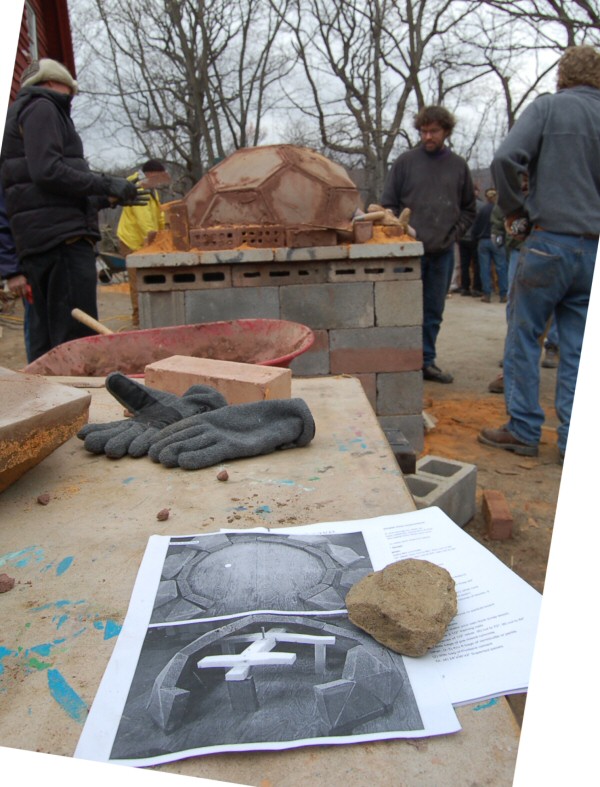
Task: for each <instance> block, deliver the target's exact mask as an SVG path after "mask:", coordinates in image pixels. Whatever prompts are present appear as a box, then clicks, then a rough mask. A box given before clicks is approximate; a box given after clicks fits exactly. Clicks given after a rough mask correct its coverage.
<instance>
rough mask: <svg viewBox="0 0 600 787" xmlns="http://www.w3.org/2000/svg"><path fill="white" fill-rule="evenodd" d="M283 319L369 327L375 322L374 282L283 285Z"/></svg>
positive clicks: (318, 324)
mask: <svg viewBox="0 0 600 787" xmlns="http://www.w3.org/2000/svg"><path fill="white" fill-rule="evenodd" d="M280 300H281V319H282V320H292V321H295V322H302V323H304V324H305V325H308V326H310V327H311V328H313V329H315V328H319V329H326V328H327V329H330V330H331V329H335V328H366V327H369V326H372V325H374V320H375V312H374V307H373V285H372V284H371V283H369V282H356V283H352V284H345V283H344V284H337V285H333V284H313V285H310V284H309V285H307V286H305V287H282V288H281V291H280Z"/></svg>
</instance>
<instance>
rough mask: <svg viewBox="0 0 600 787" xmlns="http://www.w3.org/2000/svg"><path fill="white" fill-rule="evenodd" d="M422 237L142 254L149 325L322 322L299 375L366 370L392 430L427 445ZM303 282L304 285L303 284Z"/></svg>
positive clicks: (138, 260)
mask: <svg viewBox="0 0 600 787" xmlns="http://www.w3.org/2000/svg"><path fill="white" fill-rule="evenodd" d="M422 253H423V247H422V244H421V243H419V242H416V241H415V242H412V243H411V242H392V243H381V244H376V243H364V244H349V245H338V246H314V247H308V248H247V249H231V250H224V251H174V252H171V253H169V252H161V253H144V251H140V252H137V253H136V254H132V255H130V256H129V257H128V258H127V266H128V267H130V268H131V267H133V268H135V269H136V270H137V282H138V293H139V305H140V327H142V328H155V327H161V326H166V325H184V324H192V323H203V322H214V321H218V320H236V319H243V318H264V319H280V320H291V321H294V322H300V323H303V324H305V325H308V326H309V327H310V328H312V329H313V331H314V332H315V337H316V338H315V343H314V345H313V347H312V348H311V349H310V350H309V351H308V352H307V353H304V354H303V355H300V356H298V357H297V358H295V359H294V361H293V362H292V364H291V369H292V371H293V374H294V376H297V377H317V376H322V375H336V374H350V375H353V376H356V377H358V378H359V379H360V380H361V382H362V385H363V388H364V390H365V392H366V394H367V397H368V398H369V401H370V402H371V405H372V406H373V409H374V410H375V412H376V413H377V416H378V418H379V421H380V424H381V426H382V428H383V430H384V431H385V432H386V433H388V432H392V431H400V432H402V433H403V434H404V436H405V437H406V438H407V440H409V441H410V444H411V445H412V447H413V448H414V450H415V451H417V452H420V451H421V450H422V449H423V418H422V409H423V380H422V374H421V366H422V322H423V313H422V291H421V269H420V255H421V254H422ZM300 285H301V286H300Z"/></svg>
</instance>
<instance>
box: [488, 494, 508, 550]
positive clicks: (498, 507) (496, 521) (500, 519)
mask: <svg viewBox="0 0 600 787" xmlns="http://www.w3.org/2000/svg"><path fill="white" fill-rule="evenodd" d="M482 509H483V518H484V519H485V523H486V525H487V533H486V535H487V537H488V538H492V539H494V540H503V539H505V538H510V537H511V536H512V528H513V524H514V520H513V518H512V515H511V513H510V509H509V507H508V503H507V502H506V498H505V497H504V495H503V494H502V492H499V491H497V490H496V489H484V490H483V502H482Z"/></svg>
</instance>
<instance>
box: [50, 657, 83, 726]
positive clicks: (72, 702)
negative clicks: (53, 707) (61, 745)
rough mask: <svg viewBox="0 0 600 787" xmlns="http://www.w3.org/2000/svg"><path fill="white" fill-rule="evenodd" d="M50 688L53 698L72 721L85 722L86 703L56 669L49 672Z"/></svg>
mask: <svg viewBox="0 0 600 787" xmlns="http://www.w3.org/2000/svg"><path fill="white" fill-rule="evenodd" d="M48 688H49V689H50V694H51V695H52V697H53V698H54V699H55V700H56V702H58V704H59V705H60V707H61V708H62V709H63V710H64V711H65V712H66V713H67V714H68V715H69V716H70V717H71V718H72V719H75V721H79V722H83V719H84V717H85V714H86V713H87V706H86V704H85V702H84V701H83V700H82V699H81V697H80V696H79V695H78V694H77V692H76V691H74V690H73V689H72V688H71V686H69V684H68V683H67V681H66V680H65V679H64V678H63V676H62V675H61V674H60V672H59V671H58V670H56V669H49V670H48Z"/></svg>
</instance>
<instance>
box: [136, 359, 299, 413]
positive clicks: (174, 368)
mask: <svg viewBox="0 0 600 787" xmlns="http://www.w3.org/2000/svg"><path fill="white" fill-rule="evenodd" d="M145 382H146V385H149V386H150V387H151V388H158V390H160V391H169V393H174V394H177V395H178V396H181V395H182V394H183V393H185V391H187V389H188V388H189V387H190V386H192V385H210V386H211V387H212V388H216V390H217V391H220V392H221V393H222V394H223V396H224V397H225V399H227V402H228V404H242V403H243V402H260V401H263V400H265V399H289V398H290V396H291V390H292V372H291V371H290V369H281V368H279V367H274V366H259V365H255V364H251V363H235V362H234V361H217V360H213V359H211V358H191V357H188V356H185V355H173V356H171V357H170V358H165V359H164V360H162V361H155V362H154V363H151V364H148V366H146V369H145Z"/></svg>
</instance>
